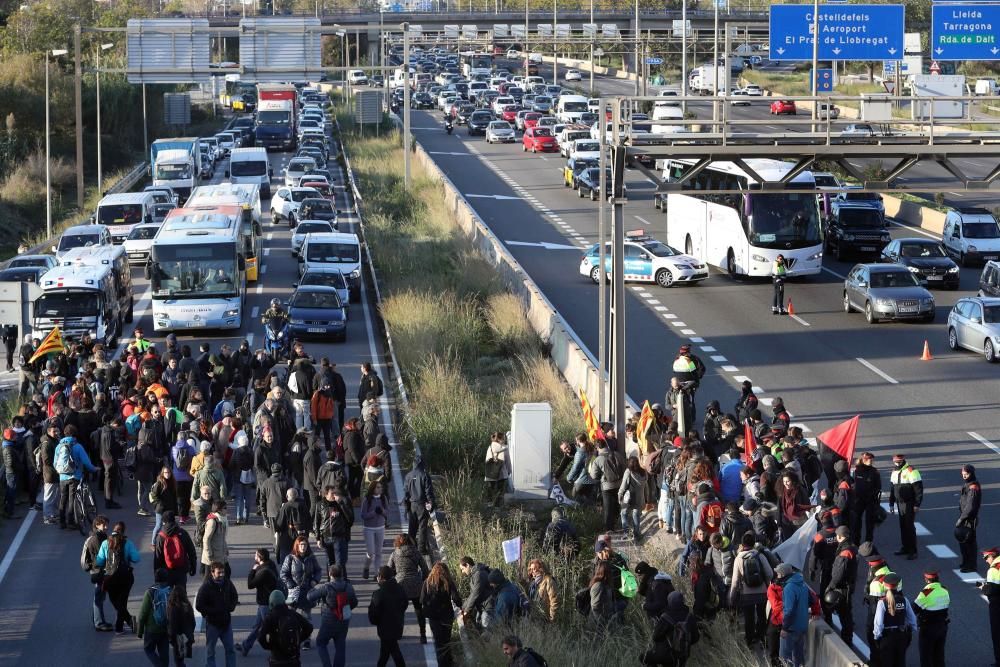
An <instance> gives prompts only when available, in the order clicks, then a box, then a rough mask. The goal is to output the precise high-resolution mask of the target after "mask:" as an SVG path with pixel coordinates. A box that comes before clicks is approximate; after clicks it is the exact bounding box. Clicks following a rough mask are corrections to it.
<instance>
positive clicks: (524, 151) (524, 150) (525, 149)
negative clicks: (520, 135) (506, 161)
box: [521, 143, 528, 153]
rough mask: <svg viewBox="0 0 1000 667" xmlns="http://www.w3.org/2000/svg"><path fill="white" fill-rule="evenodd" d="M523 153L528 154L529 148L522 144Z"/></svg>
mask: <svg viewBox="0 0 1000 667" xmlns="http://www.w3.org/2000/svg"><path fill="white" fill-rule="evenodd" d="M521 152H522V153H527V152H528V147H527V146H525V145H524V144H523V143H522V144H521Z"/></svg>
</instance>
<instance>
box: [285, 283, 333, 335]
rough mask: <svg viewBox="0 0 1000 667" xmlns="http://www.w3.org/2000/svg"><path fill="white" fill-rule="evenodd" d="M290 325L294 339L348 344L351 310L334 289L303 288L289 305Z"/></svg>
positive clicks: (300, 288)
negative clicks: (317, 338)
mask: <svg viewBox="0 0 1000 667" xmlns="http://www.w3.org/2000/svg"><path fill="white" fill-rule="evenodd" d="M288 324H289V326H290V327H291V330H292V335H293V336H297V337H304V336H333V337H334V338H335V339H336V340H338V341H340V342H343V341H345V340H347V310H346V309H345V308H344V304H343V302H342V301H341V300H340V295H339V294H338V293H337V290H336V288H334V287H324V286H320V285H299V287H297V288H296V289H295V292H294V293H292V298H291V300H290V301H289V302H288Z"/></svg>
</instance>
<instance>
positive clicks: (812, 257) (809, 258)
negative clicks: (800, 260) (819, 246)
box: [806, 250, 823, 262]
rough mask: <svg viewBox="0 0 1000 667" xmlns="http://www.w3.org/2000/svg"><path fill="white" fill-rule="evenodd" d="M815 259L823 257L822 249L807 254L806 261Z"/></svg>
mask: <svg viewBox="0 0 1000 667" xmlns="http://www.w3.org/2000/svg"><path fill="white" fill-rule="evenodd" d="M816 259H823V251H822V250H820V251H819V252H814V253H813V254H811V255H809V257H807V258H806V261H807V262H809V261H812V260H816Z"/></svg>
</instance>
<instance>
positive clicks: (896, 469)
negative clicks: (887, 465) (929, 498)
mask: <svg viewBox="0 0 1000 667" xmlns="http://www.w3.org/2000/svg"><path fill="white" fill-rule="evenodd" d="M892 465H893V470H892V475H890V476H889V481H890V483H891V485H890V487H889V513H890V514H892V513H893V512H894V511H895V510H894V506H895V505H897V504H898V505H899V540H900V542H901V546H900V548H899V550H898V551H896V552H895V555H897V556H906V558H907V559H909V560H916V558H917V527H916V525H915V522H916V517H917V511H918V510H920V505H921V503H922V502H923V500H924V483H923V480H922V479H921V477H920V471H919V470H917V469H916V468H914V467H913V466H911V465H910V464H909V463H907V462H906V457H905V456H904V455H903V454H896V455H894V456H893V457H892Z"/></svg>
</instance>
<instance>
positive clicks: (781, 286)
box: [771, 255, 788, 315]
mask: <svg viewBox="0 0 1000 667" xmlns="http://www.w3.org/2000/svg"><path fill="white" fill-rule="evenodd" d="M787 276H788V266H787V265H786V264H785V256H784V255H778V256H777V258H775V260H774V263H773V264H772V265H771V280H772V281H773V282H774V303H773V304H772V305H771V314H772V315H784V314H785V278H786V277H787Z"/></svg>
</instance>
